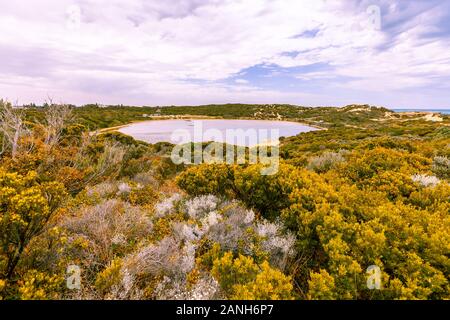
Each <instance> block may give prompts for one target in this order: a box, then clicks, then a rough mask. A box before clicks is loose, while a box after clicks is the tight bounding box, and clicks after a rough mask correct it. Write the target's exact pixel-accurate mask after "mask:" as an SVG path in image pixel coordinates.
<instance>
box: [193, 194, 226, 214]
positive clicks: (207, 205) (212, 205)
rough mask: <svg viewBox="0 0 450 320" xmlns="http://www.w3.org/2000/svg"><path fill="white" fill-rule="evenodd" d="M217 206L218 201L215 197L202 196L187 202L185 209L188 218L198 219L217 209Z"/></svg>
mask: <svg viewBox="0 0 450 320" xmlns="http://www.w3.org/2000/svg"><path fill="white" fill-rule="evenodd" d="M218 204H219V199H218V198H217V197H216V196H213V195H204V196H199V197H196V198H194V199H191V200H188V201H187V202H186V204H185V208H186V211H187V214H188V215H189V217H191V218H193V219H200V218H203V217H205V216H206V215H207V214H209V213H210V212H212V211H214V210H215V209H217V207H218Z"/></svg>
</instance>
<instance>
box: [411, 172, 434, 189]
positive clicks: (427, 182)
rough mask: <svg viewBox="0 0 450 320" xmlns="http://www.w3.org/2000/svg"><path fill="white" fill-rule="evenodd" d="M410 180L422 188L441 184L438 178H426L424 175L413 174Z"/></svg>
mask: <svg viewBox="0 0 450 320" xmlns="http://www.w3.org/2000/svg"><path fill="white" fill-rule="evenodd" d="M411 179H412V180H413V181H414V182H417V183H419V184H420V185H421V186H423V187H435V186H437V185H438V184H439V183H440V182H441V180H439V178H438V177H436V176H428V175H425V174H415V175H413V176H412V177H411Z"/></svg>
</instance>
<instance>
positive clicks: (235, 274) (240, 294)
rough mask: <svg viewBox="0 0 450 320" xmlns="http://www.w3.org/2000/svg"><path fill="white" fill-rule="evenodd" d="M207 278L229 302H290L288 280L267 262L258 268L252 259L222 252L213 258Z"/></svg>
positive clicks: (291, 287)
mask: <svg viewBox="0 0 450 320" xmlns="http://www.w3.org/2000/svg"><path fill="white" fill-rule="evenodd" d="M211 274H212V275H213V276H214V277H215V278H216V279H217V281H218V282H219V284H220V286H221V288H222V289H223V290H224V291H225V293H226V294H227V295H228V296H229V298H230V299H237V300H241V299H243V300H268V299H272V300H279V299H282V300H286V299H292V298H293V295H292V290H293V286H292V283H291V278H290V277H287V276H285V275H284V274H283V273H282V272H281V271H279V270H276V269H273V268H271V267H270V265H269V263H268V262H267V261H264V262H263V263H262V264H260V265H258V264H256V263H255V261H254V260H253V258H251V257H247V256H244V255H241V254H240V255H239V256H238V257H237V258H233V254H232V253H231V252H226V253H225V254H224V255H223V256H222V257H221V258H217V259H216V260H215V261H214V263H213V266H212V270H211Z"/></svg>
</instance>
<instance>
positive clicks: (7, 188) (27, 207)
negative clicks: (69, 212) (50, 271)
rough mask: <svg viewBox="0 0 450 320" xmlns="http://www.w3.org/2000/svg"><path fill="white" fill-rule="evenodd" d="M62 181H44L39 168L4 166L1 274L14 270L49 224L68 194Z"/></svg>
mask: <svg viewBox="0 0 450 320" xmlns="http://www.w3.org/2000/svg"><path fill="white" fill-rule="evenodd" d="M65 195H66V193H65V189H64V186H63V185H62V184H60V183H58V182H42V183H41V182H40V181H39V179H38V176H37V174H36V172H34V171H30V172H28V173H27V174H26V175H21V174H18V173H8V172H6V171H4V170H2V169H1V168H0V234H1V235H2V236H1V237H0V268H1V269H0V275H2V276H4V277H6V278H10V277H12V275H13V274H14V269H15V268H16V266H17V264H18V262H19V260H20V258H21V256H22V254H23V252H24V250H25V248H26V247H27V245H28V244H29V242H30V241H31V239H33V237H35V236H36V235H37V234H39V233H40V232H41V231H42V229H43V228H44V227H45V226H46V224H47V222H48V221H49V219H50V218H51V216H52V214H53V213H54V212H55V211H56V209H57V208H58V206H59V205H60V204H61V202H62V201H63V199H64V197H65Z"/></svg>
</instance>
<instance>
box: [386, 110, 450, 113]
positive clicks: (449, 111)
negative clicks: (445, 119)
mask: <svg viewBox="0 0 450 320" xmlns="http://www.w3.org/2000/svg"><path fill="white" fill-rule="evenodd" d="M392 111H395V112H434V113H442V114H450V109H392Z"/></svg>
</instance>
